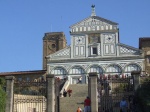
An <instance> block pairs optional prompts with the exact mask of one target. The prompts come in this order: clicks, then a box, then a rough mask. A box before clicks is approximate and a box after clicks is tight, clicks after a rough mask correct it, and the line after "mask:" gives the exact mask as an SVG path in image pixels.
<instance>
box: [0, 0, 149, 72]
mask: <svg viewBox="0 0 150 112" xmlns="http://www.w3.org/2000/svg"><path fill="white" fill-rule="evenodd" d="M92 4H94V5H95V11H96V15H97V16H99V17H102V18H105V19H108V20H111V21H113V22H116V23H118V24H119V26H118V27H119V31H120V32H119V34H120V43H123V44H126V45H129V46H132V47H135V48H138V47H139V38H140V37H150V22H149V21H150V0H0V72H14V71H29V70H42V56H43V54H42V53H43V51H42V50H43V43H42V42H43V40H42V39H43V37H44V33H48V32H60V31H63V32H64V33H65V35H66V38H67V43H68V45H70V44H71V43H70V35H69V30H70V29H69V26H71V25H73V24H75V23H77V22H79V21H81V20H83V19H85V18H87V17H89V16H90V15H91V5H92Z"/></svg>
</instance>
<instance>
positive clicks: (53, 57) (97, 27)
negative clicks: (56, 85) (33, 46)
mask: <svg viewBox="0 0 150 112" xmlns="http://www.w3.org/2000/svg"><path fill="white" fill-rule="evenodd" d="M118 29H119V28H118V23H116V22H113V21H110V20H107V19H105V18H102V17H99V16H97V15H96V13H95V6H94V5H92V12H91V15H90V16H89V17H87V18H85V19H83V20H81V21H79V22H77V23H75V24H73V25H71V26H70V37H71V45H70V46H66V40H65V39H64V34H63V33H62V32H57V34H62V36H61V37H62V38H58V37H59V36H57V38H58V40H57V41H53V42H56V43H53V44H52V45H50V46H51V47H48V45H44V46H46V47H45V48H44V52H45V53H44V55H43V56H44V57H45V56H46V59H45V58H43V60H45V62H44V65H45V64H46V66H47V74H54V75H55V76H56V77H60V78H66V77H67V78H68V79H69V81H70V84H75V83H77V81H78V78H80V77H82V83H88V74H89V73H90V72H97V74H98V76H101V75H102V76H104V75H105V76H107V75H118V76H119V77H121V76H122V75H125V76H130V75H131V72H132V71H145V65H144V60H145V59H144V56H143V55H142V51H141V50H140V49H138V48H134V47H132V46H129V45H125V44H123V43H120V42H119V30H118ZM52 34H54V33H50V34H49V35H52ZM47 35H48V34H47ZM52 38H53V39H52ZM52 40H54V35H53V36H51V39H49V41H52ZM45 41H46V37H44V38H43V42H45ZM58 42H60V43H61V45H60V48H61V49H59V50H57V51H56V49H57V48H56V45H58ZM46 48H49V50H51V51H52V50H53V49H54V50H55V51H56V52H53V53H50V54H48V53H47V50H46Z"/></svg>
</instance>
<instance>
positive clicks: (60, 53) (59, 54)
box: [50, 47, 70, 57]
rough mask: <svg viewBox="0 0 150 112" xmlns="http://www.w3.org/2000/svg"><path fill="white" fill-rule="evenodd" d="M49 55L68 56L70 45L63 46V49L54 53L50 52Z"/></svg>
mask: <svg viewBox="0 0 150 112" xmlns="http://www.w3.org/2000/svg"><path fill="white" fill-rule="evenodd" d="M50 56H51V57H55V56H56V57H57V56H70V47H67V48H65V49H63V50H60V51H58V52H56V53H54V54H51V55H50Z"/></svg>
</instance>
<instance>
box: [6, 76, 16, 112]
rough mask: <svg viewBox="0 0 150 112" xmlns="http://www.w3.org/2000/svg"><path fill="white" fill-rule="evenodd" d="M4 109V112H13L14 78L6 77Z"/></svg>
mask: <svg viewBox="0 0 150 112" xmlns="http://www.w3.org/2000/svg"><path fill="white" fill-rule="evenodd" d="M5 79H6V94H7V97H6V108H5V112H13V88H14V79H15V78H14V77H13V76H6V77H5Z"/></svg>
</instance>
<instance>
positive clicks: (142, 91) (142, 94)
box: [136, 77, 150, 112]
mask: <svg viewBox="0 0 150 112" xmlns="http://www.w3.org/2000/svg"><path fill="white" fill-rule="evenodd" d="M141 82H142V84H141V87H140V88H138V90H137V92H136V93H137V99H138V103H139V104H140V105H141V107H142V109H143V111H144V112H149V110H150V77H147V78H145V79H142V80H141Z"/></svg>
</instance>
